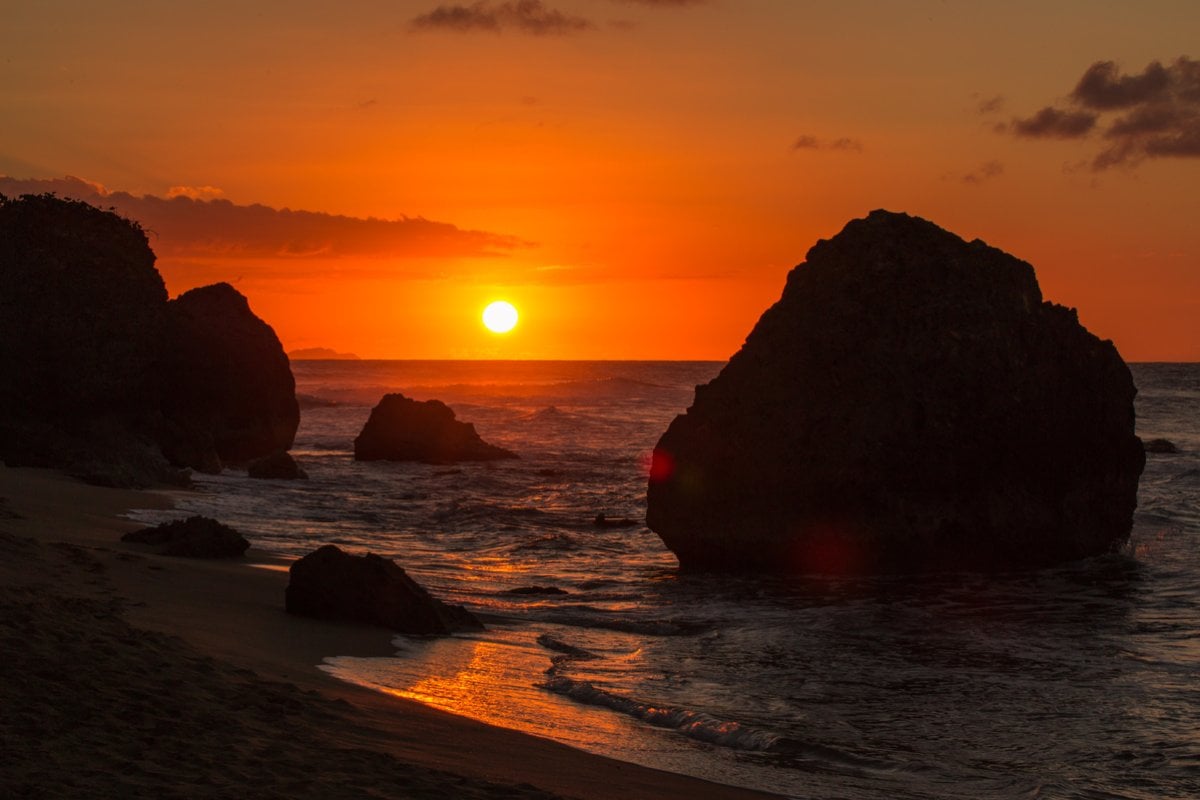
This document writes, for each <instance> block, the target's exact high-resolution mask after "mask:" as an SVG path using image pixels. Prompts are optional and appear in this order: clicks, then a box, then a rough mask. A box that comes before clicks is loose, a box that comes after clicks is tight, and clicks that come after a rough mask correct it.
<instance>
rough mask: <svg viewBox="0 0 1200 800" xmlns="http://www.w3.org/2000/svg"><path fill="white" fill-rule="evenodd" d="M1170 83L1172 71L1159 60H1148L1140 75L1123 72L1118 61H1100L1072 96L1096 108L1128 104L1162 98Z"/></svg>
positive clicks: (1090, 68) (1119, 106) (1087, 106)
mask: <svg viewBox="0 0 1200 800" xmlns="http://www.w3.org/2000/svg"><path fill="white" fill-rule="evenodd" d="M1180 60H1181V61H1182V60H1184V59H1180ZM1176 63H1178V62H1176ZM1170 83H1171V76H1170V73H1169V72H1168V71H1167V69H1166V68H1165V67H1163V65H1162V64H1160V63H1158V62H1157V61H1153V62H1151V63H1150V64H1148V65H1147V66H1146V68H1145V69H1144V70H1142V74H1141V75H1122V74H1121V71H1120V69H1119V68H1118V67H1117V65H1116V63H1115V62H1112V61H1097V62H1096V63H1095V64H1092V65H1091V66H1090V67H1088V70H1087V72H1085V73H1083V77H1082V78H1080V79H1079V83H1078V84H1077V85H1076V86H1075V90H1074V91H1073V92H1071V99H1072V100H1074V101H1075V102H1077V103H1079V104H1080V105H1082V106H1084V107H1086V108H1094V109H1097V110H1108V109H1113V108H1129V107H1130V106H1135V105H1138V104H1139V103H1146V102H1150V101H1153V100H1156V99H1159V98H1161V97H1162V96H1163V95H1164V94H1165V93H1166V91H1167V89H1168V87H1169V86H1170Z"/></svg>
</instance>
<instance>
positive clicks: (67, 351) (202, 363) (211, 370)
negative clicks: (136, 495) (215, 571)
mask: <svg viewBox="0 0 1200 800" xmlns="http://www.w3.org/2000/svg"><path fill="white" fill-rule="evenodd" d="M154 260H155V257H154V253H153V251H152V250H151V249H150V246H149V243H148V241H147V239H146V234H145V232H144V231H143V230H142V228H141V226H139V225H138V224H137V223H136V222H131V221H129V220H126V219H123V218H121V217H119V216H117V215H116V214H114V213H112V212H109V211H102V210H100V209H98V208H95V207H93V206H90V205H88V204H87V203H83V202H79V201H74V200H64V199H60V198H58V197H54V196H53V195H23V196H22V197H20V198H16V199H9V198H5V197H2V196H0V374H3V375H4V380H3V381H0V458H3V459H4V460H5V461H6V462H7V463H9V464H11V465H14V466H17V465H26V466H50V467H61V468H66V469H69V470H72V471H74V472H76V473H79V474H83V475H85V476H87V477H89V478H90V479H91V480H94V481H95V482H100V483H108V484H115V485H145V484H147V483H152V482H155V481H160V480H171V479H178V477H179V476H178V473H177V472H176V471H174V470H172V469H171V467H170V466H169V464H168V462H169V463H170V464H173V465H174V466H176V467H191V468H194V469H202V470H208V471H216V470H219V469H220V468H221V466H222V465H223V464H224V463H226V462H228V463H243V462H245V461H249V460H251V459H253V458H257V457H260V456H266V455H269V454H271V453H272V452H274V451H276V450H279V449H286V448H287V447H288V446H290V445H291V442H292V437H293V436H294V435H295V430H296V426H297V424H298V422H299V412H298V409H297V406H296V399H295V387H294V382H293V381H292V375H291V369H290V367H289V365H288V361H287V357H286V356H285V355H284V354H283V348H282V347H281V346H280V344H279V340H278V339H277V338H276V337H275V333H274V331H273V330H271V328H270V326H269V325H267V324H266V323H264V322H263V321H262V320H260V319H258V317H256V316H254V314H253V313H252V312H251V311H250V308H249V306H248V304H247V303H246V299H245V298H244V297H243V296H242V295H241V294H239V293H238V292H237V291H236V290H235V289H233V288H232V287H231V286H228V285H227V284H219V285H217V286H210V287H205V288H202V289H196V290H193V291H191V292H188V293H187V294H185V295H183V296H182V297H180V298H179V299H177V300H174V301H171V302H168V300H167V292H166V288H165V286H164V284H163V281H162V277H161V276H160V275H159V274H158V271H157V270H156V269H155V267H154Z"/></svg>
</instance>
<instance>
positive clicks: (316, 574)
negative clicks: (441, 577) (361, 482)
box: [284, 544, 483, 634]
mask: <svg viewBox="0 0 1200 800" xmlns="http://www.w3.org/2000/svg"><path fill="white" fill-rule="evenodd" d="M289 572H290V579H289V580H288V585H287V590H286V594H285V596H284V601H285V607H286V609H287V612H288V613H289V614H298V615H300V616H306V617H317V618H319V619H331V620H345V621H351V622H364V623H367V624H371V625H380V626H383V627H385V628H390V629H391V630H394V631H398V632H400V633H410V634H447V633H451V632H453V631H459V630H481V629H482V628H483V626H482V625H481V624H480V623H479V620H477V619H475V617H474V616H472V614H471V613H470V612H469V611H467V610H466V609H465V608H463V607H462V606H455V605H450V604H448V603H443V602H442V601H441V600H438V599H437V598H435V597H433V596H432V595H431V594H429V592H427V591H425V589H424V588H422V587H421V586H420V585H419V584H417V582H416V581H414V580H413V579H412V578H410V577H408V575H407V574H406V573H405V572H404V570H403V569H402V568H401V567H399V566H397V564H396V563H395V562H394V561H389V560H387V559H385V558H381V557H379V556H377V555H373V554H371V553H368V554H367V555H365V556H355V555H350V554H349V553H346V552H344V551H342V550H341V548H339V547H336V546H335V545H332V544H327V545H325V546H324V547H321V548H319V549H318V550H315V551H313V552H311V553H309V554H308V555H306V556H304V557H303V558H301V559H300V560H298V561H296V562H294V563H293V564H292V566H291V569H290V570H289Z"/></svg>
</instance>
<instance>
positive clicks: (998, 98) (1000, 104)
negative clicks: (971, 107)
mask: <svg viewBox="0 0 1200 800" xmlns="http://www.w3.org/2000/svg"><path fill="white" fill-rule="evenodd" d="M1003 108H1004V95H1001V94H998V95H994V96H992V97H989V98H987V99H986V100H980V101H979V103H978V105H976V106H975V110H976V111H978V112H979V113H980V114H995V113H996V112H998V111H1000V110H1002V109H1003Z"/></svg>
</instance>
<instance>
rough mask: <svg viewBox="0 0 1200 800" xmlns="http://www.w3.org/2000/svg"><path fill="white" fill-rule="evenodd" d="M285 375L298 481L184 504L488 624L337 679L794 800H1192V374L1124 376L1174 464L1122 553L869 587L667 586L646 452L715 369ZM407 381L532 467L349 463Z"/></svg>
mask: <svg viewBox="0 0 1200 800" xmlns="http://www.w3.org/2000/svg"><path fill="white" fill-rule="evenodd" d="M292 367H293V371H294V373H295V376H296V381H297V392H298V393H299V394H300V395H302V408H303V410H302V417H301V423H300V430H299V432H298V434H297V437H296V444H295V446H294V448H293V450H292V453H293V455H294V456H295V457H296V458H297V460H298V461H299V462H300V463H301V465H302V466H303V468H304V469H305V470H307V471H308V473H309V475H310V478H311V479H310V480H308V481H296V482H286V481H256V480H250V479H249V478H247V477H246V476H245V475H244V474H240V473H236V472H232V471H231V472H226V473H224V474H222V475H219V476H204V475H198V476H196V479H197V484H198V486H199V489H200V491H198V492H190V493H180V494H179V495H178V497H177V504H178V508H177V510H176V511H175V512H174V513H176V514H178V515H183V514H187V513H203V514H208V515H210V516H214V517H217V518H218V519H220V520H222V521H223V522H225V523H227V524H230V525H233V526H235V527H237V528H239V529H240V530H242V531H243V532H244V533H245V534H246V536H247V537H248V538H249V539H250V540H251V541H252V542H253V543H254V544H255V545H256V546H258V547H260V548H264V549H266V550H269V551H273V552H276V553H280V554H284V555H288V556H301V555H304V554H305V553H308V552H310V551H312V550H313V549H315V548H316V547H318V546H320V545H323V544H326V543H333V544H337V545H340V546H342V547H343V548H345V549H348V550H352V551H358V552H362V551H370V552H373V553H378V554H380V555H383V556H386V557H388V558H394V559H396V561H397V562H398V563H399V564H400V565H401V566H402V567H404V569H405V570H406V571H407V572H408V573H409V574H410V575H412V576H413V577H414V578H416V579H417V580H418V581H419V582H421V583H422V584H424V585H425V586H426V587H427V588H429V589H430V590H431V591H432V592H434V593H435V594H436V595H438V596H440V597H442V598H443V599H446V600H449V601H451V602H456V603H462V604H464V605H466V606H467V607H468V608H470V609H471V610H472V611H474V612H476V613H477V614H479V615H480V616H482V617H483V618H484V619H485V621H486V623H487V626H488V629H487V630H486V631H485V632H481V633H477V634H470V635H459V636H454V637H450V638H442V639H435V638H418V637H397V639H396V640H395V646H396V649H397V654H396V656H395V657H393V658H352V657H347V656H344V655H340V654H337V653H330V654H329V656H330V658H328V659H327V660H326V662H325V664H323V665H322V666H321V668H322V669H326V670H328V671H329V672H331V673H333V674H334V675H336V676H338V677H339V678H342V679H344V680H347V681H351V682H354V683H358V684H362V685H366V686H370V687H374V688H377V689H379V690H380V691H384V692H389V693H393V694H396V695H399V696H403V697H408V698H412V699H415V700H418V701H420V702H423V703H427V704H429V705H431V706H436V707H438V708H442V709H445V710H447V711H451V712H453V713H456V714H461V715H465V716H470V717H474V718H476V719H479V720H482V721H484V722H488V723H491V724H495V725H499V726H503V727H508V728H514V729H517V730H522V731H526V732H529V733H533V734H537V735H539V736H544V737H547V738H551V739H556V740H559V741H562V742H565V743H567V744H570V745H573V746H576V747H579V748H582V749H584V750H588V751H591V752H595V753H601V754H604V755H608V756H612V757H615V758H618V759H622V760H626V761H631V762H636V763H639V764H645V765H649V766H653V767H658V768H661V769H667V770H672V771H676V772H682V773H686V774H690V775H695V776H698V777H702V778H707V779H710V780H713V781H717V782H721V783H728V784H735V785H741V786H747V787H753V788H759V789H765V790H769V791H773V792H777V793H780V794H783V795H788V796H793V797H805V798H807V797H813V798H929V797H937V798H987V797H1025V798H1155V799H1156V800H1160V799H1161V798H1195V797H1200V364H1135V365H1132V370H1133V374H1134V380H1135V383H1136V384H1137V386H1138V388H1139V394H1138V398H1137V414H1138V433H1139V435H1140V436H1142V437H1143V439H1150V438H1159V437H1161V438H1166V439H1169V440H1171V441H1172V442H1174V443H1175V444H1176V445H1177V446H1178V448H1179V450H1180V452H1179V453H1177V454H1150V455H1149V456H1148V460H1147V465H1146V471H1145V473H1144V474H1143V476H1142V482H1141V489H1140V494H1139V508H1138V511H1137V515H1136V520H1135V525H1134V530H1133V534H1132V536H1131V538H1130V542H1129V545H1128V547H1127V548H1126V550H1125V552H1123V553H1122V554H1120V555H1113V556H1108V557H1103V558H1096V559H1091V560H1088V561H1085V562H1080V563H1075V564H1069V565H1065V566H1062V567H1060V568H1056V569H1045V570H1037V571H1025V572H1013V573H1006V574H1000V575H979V574H966V573H963V574H950V575H939V576H890V577H885V578H854V579H850V578H823V577H794V578H783V577H737V576H727V575H694V574H680V573H679V571H678V570H677V565H676V562H675V559H674V557H673V556H672V555H671V553H670V552H669V551H667V550H666V548H665V547H664V546H663V545H662V543H661V542H660V541H659V539H658V537H657V536H656V535H655V534H654V533H653V532H651V531H649V530H648V529H647V528H646V527H645V526H644V524H643V523H642V520H643V519H644V516H645V496H646V475H647V466H648V459H649V455H650V452H651V449H652V448H653V446H654V444H655V442H656V441H657V439H658V437H659V435H660V434H661V433H662V432H663V431H664V430H665V429H666V426H667V424H668V423H669V422H670V421H671V419H672V418H673V417H674V416H675V415H676V414H678V413H681V412H682V411H683V410H684V409H686V408H687V406H688V405H689V404H690V403H691V400H692V394H693V391H694V388H695V386H696V385H697V384H700V383H704V382H706V381H708V380H709V379H710V378H712V377H713V376H714V375H715V374H716V373H717V372H718V371H719V369H720V367H721V364H720V363H714V362H619V361H612V362H542V361H535V362H519V361H513V362H499V361H496V362H478V361H477V362H431V361H299V362H294V363H293V365H292ZM395 391H400V392H403V393H404V394H406V395H408V396H410V397H415V398H417V399H421V400H424V399H430V398H437V399H439V400H442V401H444V402H446V403H447V404H449V405H450V406H451V407H452V408H453V409H454V410H455V411H456V412H457V414H458V418H459V419H461V420H465V421H468V422H473V423H475V425H476V428H477V429H478V431H479V433H480V434H481V436H482V437H483V438H484V439H485V440H486V441H488V442H491V443H493V444H497V445H500V446H502V447H506V448H508V449H511V450H513V451H515V452H517V453H518V454H519V455H520V459H519V460H515V461H501V462H493V463H487V464H459V465H455V466H429V465H422V464H397V463H386V462H366V463H359V462H355V461H354V460H353V445H352V442H353V439H354V437H355V436H356V435H357V434H358V432H359V430H360V429H361V427H362V425H363V423H364V422H365V421H366V418H367V415H368V413H369V412H370V409H371V407H372V406H373V405H374V404H375V403H377V402H378V401H379V399H380V397H382V395H383V394H385V393H387V392H395ZM598 514H604V515H605V517H606V519H608V520H610V521H612V520H618V521H621V520H627V521H630V522H631V523H632V524H629V525H627V526H623V527H600V526H597V525H596V523H595V518H596V516H597V515H598ZM529 587H553V588H554V589H557V590H561V592H562V593H553V594H551V593H540V594H528V593H519V592H513V591H512V590H514V589H517V590H519V589H523V588H529ZM280 601H281V602H282V598H280Z"/></svg>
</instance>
